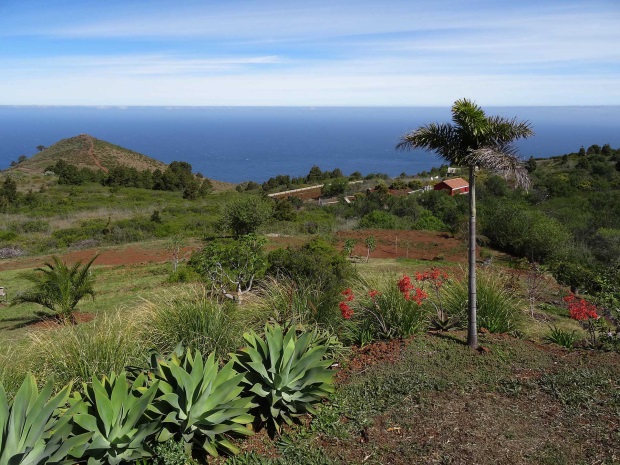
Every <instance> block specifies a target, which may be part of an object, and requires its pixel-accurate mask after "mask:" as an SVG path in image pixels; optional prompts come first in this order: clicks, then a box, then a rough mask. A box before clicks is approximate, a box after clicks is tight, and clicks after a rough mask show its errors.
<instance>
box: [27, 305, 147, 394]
mask: <svg viewBox="0 0 620 465" xmlns="http://www.w3.org/2000/svg"><path fill="white" fill-rule="evenodd" d="M138 323H139V322H138V321H137V320H135V319H133V318H130V317H129V315H127V314H126V313H124V312H120V311H119V312H111V313H105V314H103V315H100V316H98V317H97V318H96V319H95V320H94V321H92V322H89V323H83V324H79V325H76V326H60V327H58V328H55V329H54V330H53V331H33V332H31V333H29V334H28V336H29V338H30V344H28V345H26V346H25V348H24V352H25V353H24V358H27V359H29V360H30V363H29V365H30V366H31V368H32V369H34V370H36V372H37V373H39V374H40V376H45V377H49V376H54V378H55V379H56V382H57V383H61V384H65V383H69V382H75V383H82V382H89V381H90V380H91V379H92V377H93V376H97V377H101V376H102V375H105V374H109V373H112V372H116V373H120V372H122V371H123V370H124V368H125V367H126V366H128V365H133V364H136V363H138V362H139V361H140V360H141V359H142V358H143V356H144V354H145V353H146V349H145V346H144V345H143V344H142V342H141V341H140V340H139V339H138V338H136V334H139V326H138Z"/></svg>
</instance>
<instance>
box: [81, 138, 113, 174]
mask: <svg viewBox="0 0 620 465" xmlns="http://www.w3.org/2000/svg"><path fill="white" fill-rule="evenodd" d="M83 140H86V141H88V142H89V143H90V147H89V148H88V151H87V153H88V155H89V156H90V158H92V159H93V163H95V165H97V166H98V167H99V169H101V170H102V171H103V172H104V173H107V172H108V171H109V170H108V169H107V168H106V167H105V166H103V165H102V164H101V162H100V161H99V160H98V159H97V157H96V156H95V153H94V152H95V142H94V141H93V139H92V138H91V137H83Z"/></svg>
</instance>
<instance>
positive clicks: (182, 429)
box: [152, 349, 254, 456]
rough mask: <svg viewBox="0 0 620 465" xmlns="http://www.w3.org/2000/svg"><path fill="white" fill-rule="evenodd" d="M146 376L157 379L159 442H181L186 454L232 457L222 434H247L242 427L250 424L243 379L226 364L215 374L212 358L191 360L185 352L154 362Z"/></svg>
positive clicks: (198, 356)
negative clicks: (198, 452)
mask: <svg viewBox="0 0 620 465" xmlns="http://www.w3.org/2000/svg"><path fill="white" fill-rule="evenodd" d="M152 376H153V377H154V378H155V379H157V380H159V392H158V397H157V399H156V401H155V408H156V411H157V412H158V413H159V414H160V415H161V417H162V419H163V420H162V428H163V429H162V431H161V432H160V434H159V435H158V438H157V439H158V440H159V441H167V440H169V439H170V438H173V437H174V438H177V439H181V438H182V439H183V441H184V442H185V452H186V453H187V454H190V453H191V450H192V448H193V447H194V446H198V447H200V448H201V449H202V450H204V451H206V452H207V453H208V454H211V455H213V456H217V455H218V450H224V451H228V452H232V453H237V452H238V449H237V448H236V447H235V446H234V445H233V444H232V443H231V442H230V440H229V439H228V438H227V437H226V436H225V435H241V436H248V435H250V434H252V432H251V431H250V430H249V429H248V428H247V427H246V426H245V425H247V424H249V423H252V421H253V420H254V417H253V416H252V415H250V414H249V410H250V408H251V407H252V401H251V399H250V398H249V397H241V396H240V394H241V393H242V392H243V386H242V385H241V382H242V381H243V379H244V374H243V373H237V372H236V371H235V370H234V369H233V361H232V360H231V361H230V362H228V363H227V364H226V365H225V366H224V367H223V368H222V369H221V370H218V364H217V361H216V359H215V353H211V354H210V355H209V357H208V358H207V359H206V360H203V358H202V354H201V353H200V351H196V352H195V354H194V356H192V354H191V352H190V351H189V349H188V351H187V353H186V355H185V356H184V357H183V358H179V357H177V356H176V355H175V354H173V355H172V357H171V359H170V361H163V360H159V361H158V366H157V370H156V372H155V373H154V374H153V375H152Z"/></svg>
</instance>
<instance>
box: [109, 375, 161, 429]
mask: <svg viewBox="0 0 620 465" xmlns="http://www.w3.org/2000/svg"><path fill="white" fill-rule="evenodd" d="M158 385H159V382H158V381H155V383H153V385H152V386H151V387H150V388H149V389H148V390H147V391H146V392H145V393H143V394H142V395H141V396H140V397H139V398H137V399H136V398H135V397H134V396H132V395H130V396H129V397H134V399H136V400H135V403H134V405H133V406H132V407H131V408H130V409H129V411H128V412H127V416H126V418H125V420H124V422H123V423H124V424H123V426H122V428H121V430H120V431H119V435H128V434H129V431H130V430H132V429H133V428H134V427H135V426H136V425H137V424H138V422H139V421H140V420H141V419H143V418H144V412H146V409H147V408H148V406H149V405H150V404H151V402H152V401H153V398H154V397H155V394H156V393H157V387H158ZM151 423H152V421H151Z"/></svg>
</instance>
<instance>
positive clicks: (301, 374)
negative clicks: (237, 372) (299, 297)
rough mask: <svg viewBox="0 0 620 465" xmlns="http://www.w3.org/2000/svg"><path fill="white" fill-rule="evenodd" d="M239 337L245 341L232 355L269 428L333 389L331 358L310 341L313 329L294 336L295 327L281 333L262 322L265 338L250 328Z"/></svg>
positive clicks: (306, 409)
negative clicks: (244, 376)
mask: <svg viewBox="0 0 620 465" xmlns="http://www.w3.org/2000/svg"><path fill="white" fill-rule="evenodd" d="M243 337H244V338H245V340H246V341H247V343H248V345H247V347H245V348H243V349H240V350H239V351H238V352H237V353H236V354H235V356H234V357H233V359H234V360H235V363H236V364H237V365H238V366H239V368H240V369H242V370H244V371H247V374H246V380H245V384H246V386H247V388H248V390H249V391H250V392H251V393H252V394H253V395H254V399H255V402H256V403H257V404H258V405H257V408H258V412H259V415H260V419H261V421H262V422H263V423H266V424H267V427H268V429H269V430H270V432H274V431H277V432H279V431H280V426H281V425H282V422H283V421H284V422H286V423H287V424H291V423H292V422H293V420H294V419H295V417H298V416H299V415H302V414H304V413H306V412H310V413H315V412H314V409H313V407H312V404H314V403H316V402H318V401H320V400H321V399H322V398H323V397H326V396H328V395H329V394H331V393H333V392H334V387H333V373H332V372H331V371H330V370H329V366H330V365H331V364H332V360H326V359H325V357H324V356H325V353H326V351H327V347H326V346H324V345H322V344H313V343H312V341H313V339H314V338H313V333H311V332H308V333H304V334H302V335H301V336H300V337H299V338H298V337H297V334H296V331H295V328H290V329H289V330H288V331H287V332H286V334H284V332H283V330H282V327H280V326H279V325H277V324H276V325H273V326H270V325H266V326H265V340H263V339H261V338H260V337H259V336H258V335H257V334H256V333H254V332H253V331H252V332H249V333H246V334H244V335H243Z"/></svg>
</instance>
